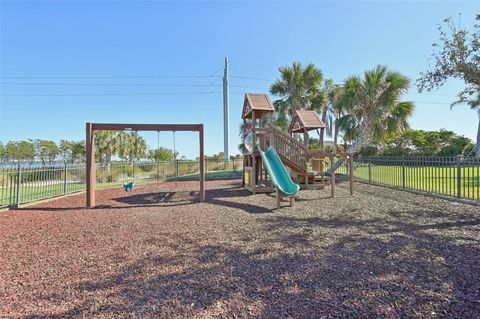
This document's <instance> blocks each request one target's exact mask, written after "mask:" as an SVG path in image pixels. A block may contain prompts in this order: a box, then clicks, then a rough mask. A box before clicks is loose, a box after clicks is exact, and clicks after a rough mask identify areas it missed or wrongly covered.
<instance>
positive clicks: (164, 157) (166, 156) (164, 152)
mask: <svg viewBox="0 0 480 319" xmlns="http://www.w3.org/2000/svg"><path fill="white" fill-rule="evenodd" d="M148 158H149V159H150V160H152V161H157V162H171V161H173V158H174V155H173V151H172V150H170V149H168V148H164V147H160V148H159V149H155V150H149V151H148Z"/></svg>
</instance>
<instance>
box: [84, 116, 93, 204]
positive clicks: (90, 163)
mask: <svg viewBox="0 0 480 319" xmlns="http://www.w3.org/2000/svg"><path fill="white" fill-rule="evenodd" d="M86 143H87V145H86V146H87V158H86V164H87V172H86V173H87V176H86V177H87V192H86V195H87V207H88V208H91V207H94V206H95V138H94V131H93V128H92V123H87V125H86Z"/></svg>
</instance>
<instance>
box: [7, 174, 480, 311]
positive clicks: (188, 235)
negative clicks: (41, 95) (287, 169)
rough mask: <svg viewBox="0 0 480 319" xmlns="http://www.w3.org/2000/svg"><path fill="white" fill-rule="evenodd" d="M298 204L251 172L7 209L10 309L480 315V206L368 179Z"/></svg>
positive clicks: (307, 196)
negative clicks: (91, 202)
mask: <svg viewBox="0 0 480 319" xmlns="http://www.w3.org/2000/svg"><path fill="white" fill-rule="evenodd" d="M356 187H357V189H356V193H355V195H354V196H353V197H352V196H350V195H348V189H347V188H346V185H344V184H339V185H338V190H337V197H336V198H335V199H332V198H329V196H328V195H329V191H330V189H329V187H327V188H326V189H325V190H321V191H301V192H300V195H299V197H300V199H299V201H298V202H297V204H296V206H295V207H294V208H293V209H292V208H290V207H288V206H287V203H286V202H284V203H283V204H284V205H285V206H284V207H283V208H281V209H279V210H275V209H274V207H275V198H274V197H273V196H272V195H266V194H258V195H250V194H249V193H248V192H246V191H244V190H242V189H241V188H240V187H239V181H211V182H207V203H198V196H197V193H196V191H195V190H196V188H197V183H196V182H178V183H177V185H176V186H175V183H173V182H172V183H161V184H154V185H147V186H144V187H139V188H137V189H135V190H134V191H133V192H129V193H125V192H124V191H123V189H121V188H116V189H109V190H99V191H97V204H98V205H99V207H98V208H96V209H90V210H87V209H85V208H83V206H84V203H85V201H84V195H83V194H78V195H74V196H70V197H66V198H62V199H58V200H54V201H51V202H46V203H42V204H39V205H38V206H33V207H28V208H24V209H22V210H16V211H9V212H7V213H4V214H1V215H0V317H2V318H3V317H5V318H69V317H84V318H479V317H480V245H479V242H480V207H478V206H471V205H466V204H459V203H454V202H450V201H447V200H441V199H435V198H429V197H424V196H420V195H413V194H410V193H406V192H401V191H394V190H391V189H387V188H382V187H377V186H370V185H363V184H357V185H356Z"/></svg>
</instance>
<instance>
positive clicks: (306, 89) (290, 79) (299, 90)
mask: <svg viewBox="0 0 480 319" xmlns="http://www.w3.org/2000/svg"><path fill="white" fill-rule="evenodd" d="M279 72H280V78H279V79H277V80H276V81H275V82H274V83H273V84H272V86H271V88H270V93H271V94H273V95H274V96H278V97H279V99H278V100H276V101H274V103H273V105H274V107H275V110H276V111H277V114H276V124H277V125H278V126H280V127H281V128H283V129H286V127H287V125H288V121H289V119H291V117H292V115H293V113H294V112H295V111H296V110H301V109H309V108H310V107H311V104H312V100H313V98H314V97H318V94H319V92H320V83H321V82H322V79H323V75H322V71H320V70H319V69H317V67H315V65H314V64H313V63H309V64H307V65H305V66H303V65H302V64H301V63H299V62H294V63H293V64H292V66H282V67H280V68H279Z"/></svg>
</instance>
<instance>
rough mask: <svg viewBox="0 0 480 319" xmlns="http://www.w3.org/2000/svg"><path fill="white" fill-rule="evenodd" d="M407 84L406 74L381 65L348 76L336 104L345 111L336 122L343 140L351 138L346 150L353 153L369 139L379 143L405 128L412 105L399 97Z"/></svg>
mask: <svg viewBox="0 0 480 319" xmlns="http://www.w3.org/2000/svg"><path fill="white" fill-rule="evenodd" d="M409 84H410V81H409V79H408V78H407V77H406V76H404V75H402V74H400V73H398V72H393V71H388V70H387V67H386V66H381V65H379V66H377V67H376V68H374V69H373V70H369V71H366V72H365V74H364V76H363V78H360V77H359V76H352V77H350V78H348V79H347V80H346V81H345V84H344V88H343V90H344V91H343V95H342V97H341V98H340V101H339V103H341V105H342V108H343V110H345V112H346V113H347V114H346V115H344V116H342V117H341V118H339V119H337V121H336V124H337V125H338V126H339V128H340V129H342V130H343V131H344V139H345V140H351V141H353V143H352V145H350V146H349V147H348V149H347V152H348V153H356V152H358V151H359V150H360V149H361V147H362V146H364V145H367V144H368V143H370V142H374V143H375V142H381V141H383V140H385V138H388V137H391V136H395V135H396V134H398V133H399V132H401V131H403V130H405V129H407V128H408V126H409V125H408V118H409V117H410V115H411V114H412V113H413V110H414V104H413V103H412V102H404V101H401V100H400V98H401V96H402V95H403V94H405V93H406V92H407V90H408V87H409ZM341 163H342V161H339V162H338V165H341Z"/></svg>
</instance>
